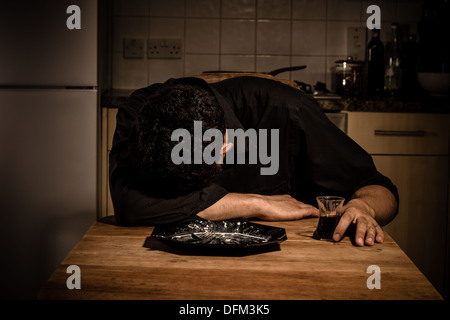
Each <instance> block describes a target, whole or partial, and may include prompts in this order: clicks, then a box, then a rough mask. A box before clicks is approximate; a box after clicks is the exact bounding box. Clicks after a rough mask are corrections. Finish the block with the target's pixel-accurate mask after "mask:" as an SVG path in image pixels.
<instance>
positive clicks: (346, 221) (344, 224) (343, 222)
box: [333, 214, 353, 241]
mask: <svg viewBox="0 0 450 320" xmlns="http://www.w3.org/2000/svg"><path fill="white" fill-rule="evenodd" d="M352 221H353V217H352V216H351V215H350V214H344V215H342V217H341V219H339V223H338V225H337V226H336V228H335V229H334V233H333V240H334V241H339V240H341V238H342V237H343V236H344V233H345V231H346V230H347V228H348V227H349V226H350V224H351V223H352Z"/></svg>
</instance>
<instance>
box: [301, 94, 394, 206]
mask: <svg viewBox="0 0 450 320" xmlns="http://www.w3.org/2000/svg"><path fill="white" fill-rule="evenodd" d="M297 116H298V119H297V121H298V122H299V125H300V127H301V128H302V129H301V131H302V139H303V143H302V145H303V148H304V150H303V154H305V155H306V157H305V159H304V160H303V161H304V170H305V172H306V175H307V176H308V177H309V179H310V180H311V182H312V185H313V186H314V189H315V190H314V191H313V192H314V193H315V194H327V193H330V192H334V193H336V195H341V196H345V197H346V198H349V197H350V196H351V195H352V194H353V193H354V192H355V191H357V190H358V189H360V188H362V187H364V186H367V185H380V186H383V187H385V188H387V189H388V190H390V191H391V192H392V194H393V195H394V197H395V198H396V199H397V203H398V201H399V196H398V191H397V188H396V186H395V185H394V184H393V183H392V181H391V180H390V179H389V178H387V177H386V176H384V175H383V174H381V173H380V172H379V171H378V170H377V168H376V167H375V164H374V162H373V160H372V157H371V156H370V155H369V154H368V153H367V152H366V151H365V150H364V149H363V148H362V147H360V146H359V145H358V144H357V143H356V142H355V141H353V140H352V139H351V138H350V137H348V136H347V135H346V134H345V133H344V132H342V131H341V130H340V129H339V128H337V127H336V126H335V125H334V124H333V123H332V122H331V121H330V120H329V119H328V118H327V117H326V115H325V114H324V113H323V111H322V110H321V109H320V107H319V106H318V104H317V103H316V101H315V100H314V99H313V98H311V97H308V96H303V97H302V98H301V101H300V107H299V108H298V113H297Z"/></svg>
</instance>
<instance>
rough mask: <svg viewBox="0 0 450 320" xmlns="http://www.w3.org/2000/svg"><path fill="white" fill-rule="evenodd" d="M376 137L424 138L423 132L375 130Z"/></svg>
mask: <svg viewBox="0 0 450 320" xmlns="http://www.w3.org/2000/svg"><path fill="white" fill-rule="evenodd" d="M374 133H375V135H376V136H402V137H424V136H425V131H422V130H418V131H397V130H375V131H374Z"/></svg>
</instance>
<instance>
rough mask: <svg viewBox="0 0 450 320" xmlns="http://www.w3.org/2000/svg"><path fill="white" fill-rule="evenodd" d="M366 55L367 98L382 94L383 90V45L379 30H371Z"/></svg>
mask: <svg viewBox="0 0 450 320" xmlns="http://www.w3.org/2000/svg"><path fill="white" fill-rule="evenodd" d="M367 49H368V56H367V95H368V97H369V98H376V97H381V96H383V91H384V74H385V71H384V45H383V43H382V42H381V39H380V30H379V29H373V30H372V39H371V40H370V42H369V44H368V46H367Z"/></svg>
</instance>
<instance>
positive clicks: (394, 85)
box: [384, 23, 402, 95]
mask: <svg viewBox="0 0 450 320" xmlns="http://www.w3.org/2000/svg"><path fill="white" fill-rule="evenodd" d="M400 60H401V56H400V38H399V29H398V24H397V23H393V24H392V41H391V42H390V43H388V44H387V45H386V55H385V64H386V67H385V77H384V89H385V91H386V93H387V94H388V95H396V94H397V93H398V91H399V90H400V88H401V81H402V75H401V66H400V64H401V61H400Z"/></svg>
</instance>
